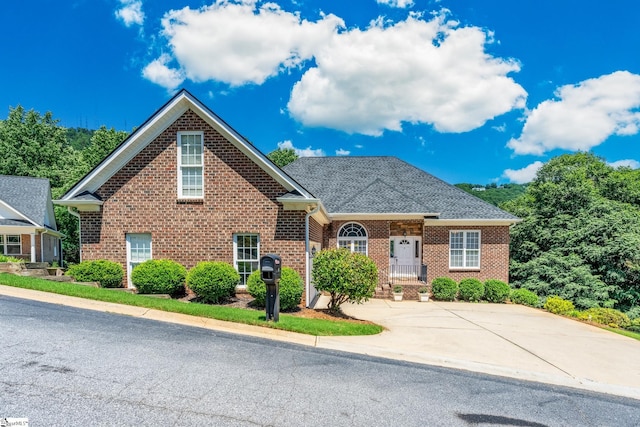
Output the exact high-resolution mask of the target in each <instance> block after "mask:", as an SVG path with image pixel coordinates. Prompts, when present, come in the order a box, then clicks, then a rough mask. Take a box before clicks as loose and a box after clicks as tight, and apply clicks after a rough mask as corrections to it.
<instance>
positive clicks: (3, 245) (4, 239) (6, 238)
mask: <svg viewBox="0 0 640 427" xmlns="http://www.w3.org/2000/svg"><path fill="white" fill-rule="evenodd" d="M0 237H1V238H2V241H1V242H0V247H1V248H2V254H3V255H8V256H14V255H22V236H21V235H20V234H0ZM9 237H17V238H18V242H19V243H18V244H17V245H16V244H15V243H11V244H9ZM8 246H14V247H15V246H18V248H19V249H18V253H17V254H10V253H8V252H7V247H8Z"/></svg>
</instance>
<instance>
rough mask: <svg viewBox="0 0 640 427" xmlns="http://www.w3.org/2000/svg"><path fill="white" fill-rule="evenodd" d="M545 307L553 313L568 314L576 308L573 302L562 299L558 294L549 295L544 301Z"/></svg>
mask: <svg viewBox="0 0 640 427" xmlns="http://www.w3.org/2000/svg"><path fill="white" fill-rule="evenodd" d="M544 309H545V310H547V311H548V312H550V313H553V314H567V313H570V312H572V311H574V310H575V307H574V306H573V303H572V302H571V301H567V300H566V299H562V298H560V297H559V296H557V295H551V296H550V297H547V301H545V303H544Z"/></svg>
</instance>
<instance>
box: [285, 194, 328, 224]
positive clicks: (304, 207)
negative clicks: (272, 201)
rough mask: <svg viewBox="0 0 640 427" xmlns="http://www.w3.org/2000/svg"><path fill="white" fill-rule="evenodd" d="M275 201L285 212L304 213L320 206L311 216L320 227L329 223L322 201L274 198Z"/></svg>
mask: <svg viewBox="0 0 640 427" xmlns="http://www.w3.org/2000/svg"><path fill="white" fill-rule="evenodd" d="M276 201H278V202H280V203H282V208H283V209H284V210H285V211H305V212H311V211H312V210H314V209H315V208H316V206H320V209H319V210H318V212H316V213H315V214H313V215H312V218H314V219H315V220H316V221H318V223H320V224H321V225H326V224H329V223H330V222H331V220H330V219H329V215H328V214H327V210H326V209H325V207H324V205H323V204H322V201H320V200H319V199H315V198H310V199H301V198H299V197H292V198H288V197H286V196H283V197H278V198H276Z"/></svg>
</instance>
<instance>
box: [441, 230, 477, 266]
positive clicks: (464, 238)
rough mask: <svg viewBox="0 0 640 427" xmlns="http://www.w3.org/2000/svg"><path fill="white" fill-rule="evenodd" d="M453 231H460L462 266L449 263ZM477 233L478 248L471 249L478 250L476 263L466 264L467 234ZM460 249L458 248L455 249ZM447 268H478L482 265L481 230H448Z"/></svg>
mask: <svg viewBox="0 0 640 427" xmlns="http://www.w3.org/2000/svg"><path fill="white" fill-rule="evenodd" d="M453 233H462V266H453V265H451V237H452V234H453ZM468 233H478V249H472V250H474V251H476V250H477V251H478V265H477V266H468V265H466V264H467V234H468ZM457 250H460V249H457ZM448 251H449V269H450V270H480V266H481V265H482V231H481V230H449V245H448Z"/></svg>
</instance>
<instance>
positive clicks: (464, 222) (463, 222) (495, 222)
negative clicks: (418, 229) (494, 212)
mask: <svg viewBox="0 0 640 427" xmlns="http://www.w3.org/2000/svg"><path fill="white" fill-rule="evenodd" d="M521 221H522V220H521V219H520V218H518V219H425V220H424V225H426V226H429V225H431V226H436V227H437V226H450V225H453V226H455V225H458V226H483V225H484V226H500V225H503V226H508V225H513V224H516V223H518V222H521Z"/></svg>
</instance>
